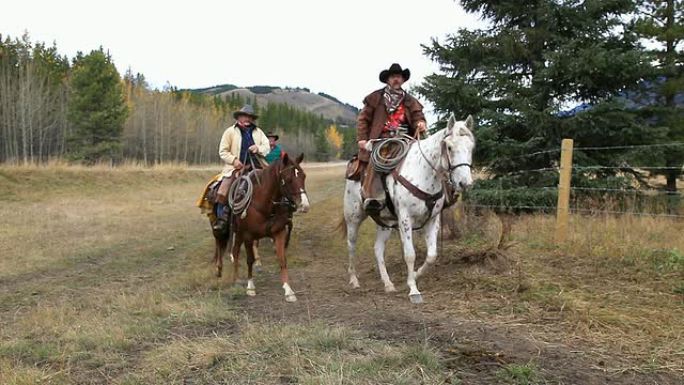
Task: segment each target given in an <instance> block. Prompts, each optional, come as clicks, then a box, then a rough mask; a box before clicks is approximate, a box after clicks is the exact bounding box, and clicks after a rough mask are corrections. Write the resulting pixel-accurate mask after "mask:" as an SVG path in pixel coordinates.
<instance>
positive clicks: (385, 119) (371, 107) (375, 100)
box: [356, 63, 427, 214]
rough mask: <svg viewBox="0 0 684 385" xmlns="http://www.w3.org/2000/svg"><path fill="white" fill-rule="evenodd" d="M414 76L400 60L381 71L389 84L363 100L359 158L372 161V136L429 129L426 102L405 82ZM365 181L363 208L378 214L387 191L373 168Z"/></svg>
mask: <svg viewBox="0 0 684 385" xmlns="http://www.w3.org/2000/svg"><path fill="white" fill-rule="evenodd" d="M410 77H411V71H409V69H408V68H406V69H402V68H401V66H400V65H399V64H397V63H394V64H392V65H391V66H390V68H389V69H386V70H384V71H382V72H380V82H382V83H385V84H386V86H385V87H384V88H381V89H379V90H377V91H374V92H373V93H371V94H370V95H368V96H366V98H365V99H363V109H362V110H361V112H360V113H359V117H358V120H357V139H356V140H357V141H358V145H359V160H360V161H362V162H365V163H366V164H367V163H368V160H369V157H370V154H369V153H368V151H366V143H367V141H368V140H371V139H379V138H389V137H393V136H395V135H397V134H398V132H399V131H400V130H402V129H404V130H406V131H407V132H406V133H407V134H408V135H410V136H415V135H417V134H420V133H422V132H425V131H426V129H427V126H426V124H425V116H424V115H423V105H422V104H420V102H419V101H418V100H417V99H416V98H414V97H413V96H411V95H409V94H408V93H407V92H406V91H404V89H403V88H402V85H403V84H404V82H406V81H407V80H409V78H410ZM365 169H366V172H365V175H364V177H363V181H362V195H363V197H364V202H363V208H364V210H366V212H367V213H369V214H374V213H378V212H379V211H380V210H382V209H383V208H384V206H385V193H384V190H383V188H382V183H381V181H380V179H379V178H376V177H375V171H374V170H373V167H365Z"/></svg>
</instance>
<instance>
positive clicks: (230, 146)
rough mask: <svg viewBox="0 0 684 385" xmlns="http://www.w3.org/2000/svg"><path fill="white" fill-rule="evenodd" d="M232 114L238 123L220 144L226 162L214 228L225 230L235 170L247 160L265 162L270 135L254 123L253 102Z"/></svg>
mask: <svg viewBox="0 0 684 385" xmlns="http://www.w3.org/2000/svg"><path fill="white" fill-rule="evenodd" d="M233 118H235V124H233V125H232V126H230V127H228V128H227V129H226V131H225V132H224V133H223V136H222V137H221V143H220V144H219V156H220V157H221V159H222V160H223V162H224V163H225V165H224V167H223V172H222V174H223V178H222V180H221V185H220V186H219V189H218V192H217V204H218V207H217V221H216V224H215V225H214V230H222V229H224V228H225V227H226V224H227V221H228V209H227V206H226V203H227V200H228V191H229V190H230V185H231V183H232V181H233V180H234V179H235V171H239V170H241V169H242V168H243V167H245V165H248V164H251V165H253V166H254V167H256V168H261V167H264V166H266V165H267V163H266V161H265V160H264V157H265V156H266V154H268V152H269V150H270V146H269V144H268V138H266V135H265V134H264V132H263V131H262V130H261V128H259V127H257V126H256V124H255V123H254V121H255V120H256V119H257V118H258V116H257V114H256V113H255V112H254V108H253V107H252V106H250V105H249V104H245V105H244V107H242V108H241V109H240V110H238V111H235V112H234V113H233Z"/></svg>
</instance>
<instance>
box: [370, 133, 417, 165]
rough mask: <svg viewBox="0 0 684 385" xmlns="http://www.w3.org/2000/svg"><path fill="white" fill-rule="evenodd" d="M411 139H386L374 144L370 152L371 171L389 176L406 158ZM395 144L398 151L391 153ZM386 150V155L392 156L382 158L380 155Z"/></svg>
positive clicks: (405, 137) (404, 137) (406, 137)
mask: <svg viewBox="0 0 684 385" xmlns="http://www.w3.org/2000/svg"><path fill="white" fill-rule="evenodd" d="M411 140H412V138H410V137H408V136H403V137H395V138H388V139H382V140H380V141H378V142H379V143H376V144H375V145H373V150H372V151H371V155H370V157H371V161H372V163H373V169H374V170H375V171H376V172H379V173H383V174H389V173H390V172H392V170H394V168H395V167H397V166H398V165H399V163H401V161H402V160H403V159H404V157H405V156H406V153H408V150H409V147H410V144H411ZM394 144H396V145H397V146H399V150H398V151H396V152H395V151H392V146H393V145H394ZM385 148H386V149H387V150H388V151H387V152H388V153H390V154H393V155H390V156H387V157H385V156H383V155H382V153H383V152H384V151H385V150H384V149H385Z"/></svg>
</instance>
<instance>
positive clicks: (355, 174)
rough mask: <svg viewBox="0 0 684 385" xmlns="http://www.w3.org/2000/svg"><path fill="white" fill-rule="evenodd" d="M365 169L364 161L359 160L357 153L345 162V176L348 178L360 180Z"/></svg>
mask: <svg viewBox="0 0 684 385" xmlns="http://www.w3.org/2000/svg"><path fill="white" fill-rule="evenodd" d="M365 169H366V162H363V161H361V160H360V159H359V157H358V155H354V156H353V157H352V158H351V159H350V160H349V162H348V163H347V172H346V173H345V177H346V178H347V179H349V180H353V181H360V180H361V177H362V176H363V171H364V170H365Z"/></svg>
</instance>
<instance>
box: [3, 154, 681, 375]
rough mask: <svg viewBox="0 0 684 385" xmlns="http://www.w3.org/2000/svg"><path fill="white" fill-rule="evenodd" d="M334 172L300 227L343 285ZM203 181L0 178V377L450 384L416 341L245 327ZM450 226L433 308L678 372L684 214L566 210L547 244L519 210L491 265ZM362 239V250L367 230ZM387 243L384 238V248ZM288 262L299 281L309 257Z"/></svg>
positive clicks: (139, 174) (432, 284)
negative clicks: (558, 237)
mask: <svg viewBox="0 0 684 385" xmlns="http://www.w3.org/2000/svg"><path fill="white" fill-rule="evenodd" d="M342 170H343V168H339V167H338V168H335V169H327V168H320V169H318V168H315V169H314V168H312V169H311V170H310V171H308V179H307V183H308V186H307V187H308V190H309V191H310V192H311V194H312V196H313V200H314V201H316V202H317V204H315V205H314V208H313V210H312V212H311V213H309V214H308V216H307V218H306V220H305V221H304V220H303V219H302V222H301V224H302V226H299V227H297V228H296V231H297V232H303V231H306V232H309V233H312V234H311V236H310V237H309V238H307V242H321V243H322V242H326V243H325V245H326V246H327V247H326V248H325V253H326V258H328V262H326V263H328V264H331V265H332V264H335V266H338V265H339V266H338V267H339V271H340V274H343V269H344V267H343V265H344V261H345V247H344V245H343V242H342V241H339V242H338V241H337V240H335V242H331V238H330V234H329V233H327V232H324V231H320V230H321V229H328V228H332V227H334V224H333V223H332V222H333V221H332V220H331V219H330V213H331V212H332V213H339V212H340V208H341V202H340V199H339V198H338V195H339V192H340V187H341V182H340V181H339V175H340V173H341V172H342ZM213 172H214V170H205V169H201V170H188V169H185V168H182V167H178V166H164V167H159V168H156V169H153V170H150V169H146V168H140V167H134V166H129V167H125V168H117V169H110V168H107V167H99V168H98V167H96V168H81V167H70V166H65V165H53V166H52V167H47V168H42V167H23V166H22V167H19V166H17V167H2V168H0V202H1V204H0V253H2V257H1V258H0V383H2V384H35V383H39V382H41V383H53V384H62V383H64V384H67V383H118V384H149V383H159V384H172V383H178V384H182V383H217V382H221V381H223V382H225V383H244V382H246V380H247V379H249V380H250V381H251V382H252V383H279V382H280V383H287V382H292V383H295V382H296V383H302V384H352V383H360V384H365V383H367V384H371V383H392V384H402V383H406V384H413V383H426V384H431V383H435V384H436V383H444V382H445V381H446V380H447V379H450V376H451V373H452V372H451V371H450V370H447V369H445V364H444V361H443V360H442V359H443V357H442V353H440V352H439V350H438V349H437V348H436V347H435V346H434V345H432V344H431V343H428V342H427V340H426V342H425V343H415V342H414V343H403V342H397V341H387V340H378V339H375V338H372V336H369V334H368V333H366V332H365V331H364V330H359V329H355V328H354V327H351V326H349V325H347V326H340V325H333V324H330V323H326V322H325V321H324V320H320V319H319V320H316V319H314V320H313V321H310V322H309V323H299V324H292V323H287V322H284V323H283V322H269V323H261V324H260V323H256V322H255V321H254V320H253V319H251V318H250V316H249V313H248V312H246V311H245V310H244V309H242V308H241V307H240V303H241V300H238V301H235V300H234V299H241V298H243V297H244V293H243V292H242V291H241V290H240V289H235V288H232V287H230V286H229V284H228V283H227V281H226V280H223V281H220V282H219V281H217V280H215V279H213V278H211V275H210V272H211V268H210V265H209V260H210V253H211V248H212V243H211V238H210V236H209V233H208V225H207V221H206V219H205V218H204V217H202V216H201V215H199V212H198V210H197V209H196V208H195V207H194V206H193V204H194V200H195V199H196V198H197V194H198V193H199V191H200V190H201V188H202V186H203V184H204V183H205V181H206V180H207V179H208V177H209V176H210V175H212V173H213ZM333 180H335V182H332V181H333ZM324 198H327V199H324ZM336 219H337V218H335V222H336ZM461 227H462V228H463V229H465V231H464V232H463V234H462V238H461V239H460V240H459V241H458V242H447V243H446V244H445V249H444V253H443V255H442V256H440V267H439V269H438V272H436V273H434V275H432V276H431V277H432V278H426V279H424V280H421V283H420V285H421V290H423V292H424V293H428V294H429V295H430V296H432V297H431V298H440V303H439V304H436V305H435V308H436V309H439V310H438V313H439V314H440V315H443V316H444V317H449V316H453V317H454V318H471V319H473V320H482V321H483V322H486V323H487V324H491V325H500V326H502V327H519V326H521V325H522V327H525V328H526V329H525V330H526V333H528V334H529V335H528V338H530V339H532V340H533V341H535V342H536V343H538V344H541V345H543V344H563V345H566V346H569V347H570V348H571V349H574V348H576V350H577V351H580V352H582V354H586V355H588V356H592V357H596V358H598V359H597V360H594V361H593V362H596V365H597V366H598V365H600V364H601V363H602V365H603V366H602V367H601V369H602V370H608V371H611V370H612V371H622V370H634V371H640V372H644V371H649V370H650V371H662V370H666V371H682V370H684V362H683V360H684V350H683V349H684V327H683V326H682V323H681V320H682V319H684V306H683V305H684V303H683V301H684V257H682V252H683V251H684V237H681V234H682V233H684V223H682V222H681V221H679V222H678V221H674V220H664V219H655V218H642V217H621V218H617V217H579V216H575V217H573V222H572V224H571V229H572V231H571V234H572V235H571V240H570V242H568V245H567V246H565V247H563V248H558V247H556V246H555V245H554V244H553V242H552V234H553V228H554V222H553V218H550V217H547V216H525V217H521V218H518V219H516V220H515V222H514V223H513V233H512V242H513V243H512V245H513V246H512V247H511V248H509V249H508V250H506V251H504V252H501V251H498V250H495V251H494V252H493V253H491V254H488V256H489V257H490V258H489V259H487V261H488V263H483V262H482V260H479V261H477V260H470V261H469V262H463V260H462V258H461V257H463V256H464V255H471V256H473V255H476V254H477V253H482V252H483V251H486V250H491V249H492V245H496V244H497V242H498V238H499V231H500V222H499V221H498V220H497V219H496V217H494V216H487V217H484V218H479V217H472V216H467V217H462V218H461ZM317 230H318V231H317ZM300 239H303V238H302V237H300V236H299V235H298V234H295V237H294V240H295V244H294V245H293V247H294V251H298V252H300V253H303V250H304V249H307V248H310V247H311V244H309V243H306V244H297V242H298V241H299V240H300ZM359 243H360V247H361V248H362V249H364V250H366V251H368V250H371V249H372V226H371V225H370V224H366V225H365V226H364V227H363V229H362V237H361V239H360V241H359ZM397 250H398V248H397V241H396V239H394V240H392V241H391V247H390V248H389V251H388V253H390V254H393V255H398V251H397ZM293 254H296V253H293ZM420 254H421V255H422V253H420ZM293 257H294V258H292V260H291V261H292V264H293V266H295V267H294V268H293V270H295V271H296V270H297V269H298V267H297V266H299V264H301V266H304V265H305V264H306V263H309V262H308V260H307V261H301V260H298V259H297V257H296V255H295V256H293ZM388 261H389V262H388V263H390V264H391V265H392V264H393V266H394V268H395V270H397V269H396V267H397V265H400V266H399V269H398V270H402V269H403V266H401V265H402V263H401V262H400V261H398V260H397V259H394V260H388ZM366 262H369V261H366ZM367 266H370V265H367ZM390 267H391V268H392V266H390ZM302 269H303V267H302ZM437 278H441V279H439V280H438V279H437ZM396 282H398V280H397V279H395V283H396ZM342 284H343V283H342V280H340V285H342ZM335 285H337V284H336V283H335ZM302 286H303V284H302ZM397 287H398V288H399V287H400V286H399V285H398V286H397ZM297 288H298V287H297V286H295V289H297ZM259 290H261V288H260V289H259ZM264 290H265V289H264ZM274 300H277V299H274ZM401 300H403V301H405V298H403V295H402V298H401ZM426 309H433V308H430V307H427V308H426ZM433 310H434V309H433ZM433 310H431V311H433ZM525 365H527V363H524V362H523V363H519V364H510V365H508V366H506V367H505V368H503V370H504V371H502V372H501V373H502V376H504V377H505V376H507V377H506V378H513V377H515V376H517V375H518V374H519V373H518V372H520V373H522V374H520V375H523V374H524V375H527V374H525V373H527V372H526V371H525V370H526V368H528V367H534V366H533V365H532V364H530V365H528V366H525ZM539 371H541V369H539ZM528 374H529V373H528ZM502 378H503V377H502ZM451 380H452V381H457V379H456V378H453V379H451ZM503 380H506V379H503ZM503 380H502V381H503ZM506 381H508V380H506Z"/></svg>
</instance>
